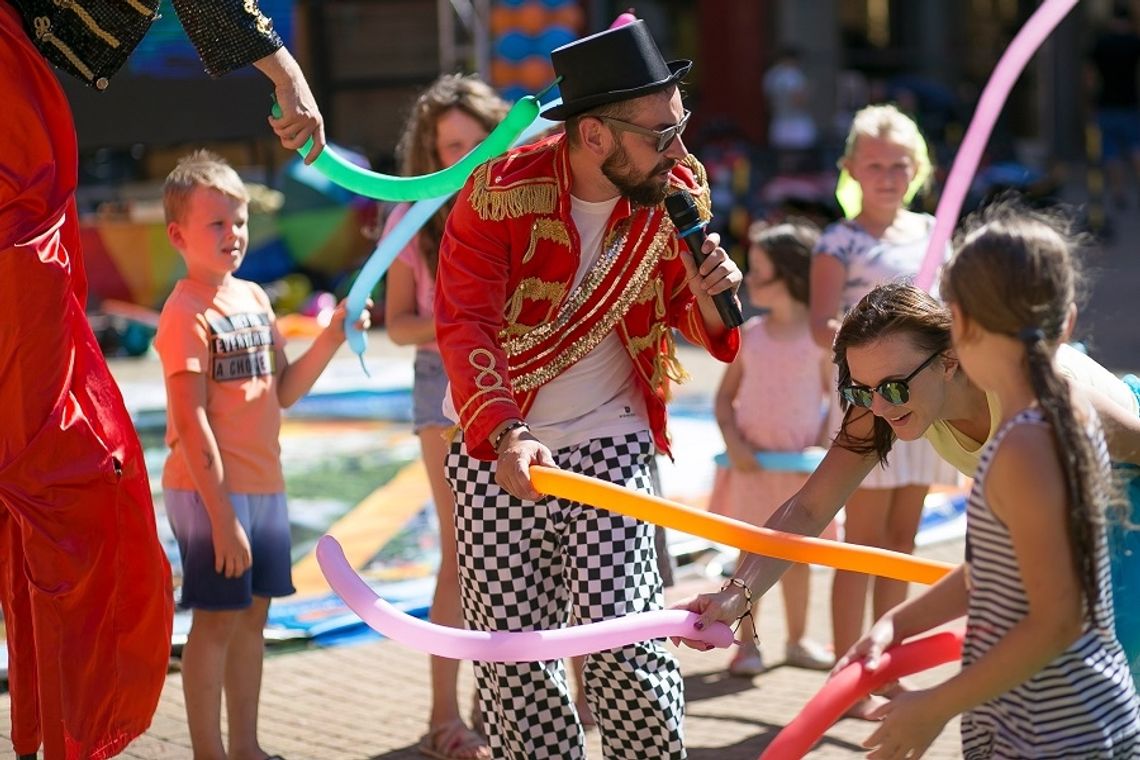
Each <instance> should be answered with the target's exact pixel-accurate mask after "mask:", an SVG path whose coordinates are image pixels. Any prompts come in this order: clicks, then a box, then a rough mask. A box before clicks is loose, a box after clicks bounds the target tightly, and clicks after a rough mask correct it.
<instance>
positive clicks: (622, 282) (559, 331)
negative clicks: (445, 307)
mask: <svg viewBox="0 0 1140 760" xmlns="http://www.w3.org/2000/svg"><path fill="white" fill-rule="evenodd" d="M666 230H667V228H666V227H665V226H664V225H662V226H661V227H660V228H658V230H657V233H656V234H655V235H654V236H653V237H652V239H651V240H650V242H649V244H648V246H647V248H646V252H645V254H644V255H643V256H642V258H641V260H640V261H639V262H637V265H636V268H635V269H634V271H633V272H632V274H631V275H630V276H629V277H628V278H623V277H620V276H619V277H617V278H615V279H614V280H613V281H612V282H611V283H610V284H609V286H608V288H607V291H606V292H605V293H603V294H601V295H600V296H599V297H598V298H596V299H594V301H593V303H592V304H590V305H589V306H586V305H585V304H584V303H582V302H581V301H584V300H585V298H584V296H585V295H586V294H588V293H590V292H591V291H592V290H596V289H597V288H598V287H599V286H600V285H601V282H600V280H601V279H602V276H598V278H597V279H596V280H595V281H594V282H593V283H591V278H593V277H594V275H595V273H596V272H597V265H595V269H594V270H592V271H591V273H590V274H589V275H587V276H586V279H585V280H584V281H583V282H582V284H581V285H579V286H578V289H577V290H575V291H574V293H572V294H571V296H570V298H569V299H567V301H566V303H564V304H563V307H562V309H560V310H559V313H558V316H557V317H556V318H555V320H553V321H552V322H547V323H546V324H544V325H541V326H539V327H538V328H535V329H534V330H532V331H531V332H530V333H528V334H527V335H526V336H524V338H522V339H519V340H515V341H505V342H504V343H505V345H504V347H505V348H506V351H507V356H508V357H512V356H517V355H519V354H520V353H522V352H523V351H526V350H529V349H530V348H534V347H535V346H536V345H537V343H538V342H540V341H534V339H535V336H536V335H537V336H539V337H543V336H544V335H549V333H551V332H554V333H555V336H556V337H554V339H553V340H551V341H550V343H549V345H548V346H546V347H545V348H544V349H543V350H541V351H539V352H538V353H537V354H535V355H533V356H530V357H527V359H526V360H525V361H523V362H520V363H519V364H518V365H515V366H512V369H511V386H512V387H513V388H514V389H515V390H516V391H518V390H532V389H534V388H538V387H539V386H541V385H543V384H544V383H546V382H548V381H549V380H550V379H552V378H554V377H556V376H557V375H558V374H559V373H561V372H562V371H563V370H564V369H566V368H567V367H569V366H571V365H572V364H574V363H575V362H577V361H578V360H579V359H581V358H582V357H583V356H585V355H586V354H588V353H589V352H590V351H592V350H593V349H594V348H595V347H596V346H597V345H598V344H599V343H601V342H602V339H603V338H605V336H606V335H608V334H609V333H610V332H611V331H613V330H614V328H615V327H616V326H618V325H619V324H620V322H621V320H622V318H623V317H624V316H625V315H626V313H627V312H628V311H629V309H630V307H631V306H632V305H633V303H634V302H635V300H636V298H637V296H638V294H639V293H640V292H641V291H642V289H643V288H644V287H645V283H646V282H647V281H648V280H649V277H650V276H651V274H652V273H653V271H654V269H656V267H657V262H658V259H659V257H660V252H661V248H662V246H663V245H665V244H666V243H667V241H668V236H669V235H670V234H671V233H670V232H667V231H666ZM627 232H628V231H627ZM641 234H642V236H644V235H645V234H646V231H645V230H643V231H642V233H641ZM640 247H641V239H640V238H639V240H638V241H636V242H635V244H634V245H633V246H632V247H631V248H630V250H637V249H638V248H640ZM623 248H624V246H621V245H616V246H615V247H614V248H613V249H611V251H612V253H613V255H614V256H615V257H616V256H617V254H618V253H620V252H621V251H622V249H623ZM602 258H603V260H604V259H605V258H606V252H603V257H602ZM614 263H615V262H614V260H611V261H609V262H608V264H607V268H608V266H609V265H612V264H614ZM621 263H622V264H624V265H626V266H628V265H630V264H631V263H632V262H629V261H626V260H624V259H621ZM615 294H618V297H617V299H616V300H613V301H612V302H611V299H612V297H613V295H615ZM577 296H582V298H581V301H580V302H579V303H577V304H575V305H574V306H573V308H568V304H571V302H573V301H575V300H576V297H577ZM607 304H608V305H607ZM582 307H585V311H584V312H581V313H576V312H575V310H578V309H580V308H582ZM599 311H604V313H603V314H602V315H601V316H598V312H599ZM595 319H596V321H593V322H592V324H591V325H590V327H589V329H588V330H587V331H586V332H585V333H583V334H581V335H578V336H577V337H576V338H575V339H574V340H573V342H572V343H570V344H569V345H566V344H565V340H566V336H568V335H574V334H575V333H576V332H577V329H578V326H579V325H581V324H582V323H584V322H591V321H592V320H595ZM532 341H534V343H532ZM520 344H522V345H520ZM541 362H546V363H545V364H540V363H541ZM532 367H533V369H531V368H532Z"/></svg>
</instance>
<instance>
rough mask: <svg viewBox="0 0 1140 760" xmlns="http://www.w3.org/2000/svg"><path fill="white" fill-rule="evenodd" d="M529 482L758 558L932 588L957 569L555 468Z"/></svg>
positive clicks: (537, 472) (538, 471)
mask: <svg viewBox="0 0 1140 760" xmlns="http://www.w3.org/2000/svg"><path fill="white" fill-rule="evenodd" d="M530 479H531V482H532V483H534V487H535V488H536V489H538V490H539V491H541V492H542V493H545V494H547V495H549V496H556V497H558V498H560V499H569V500H571V501H579V502H582V503H583V504H589V505H590V506H593V507H597V508H599V509H608V510H609V511H611V512H617V513H619V514H623V515H625V516H626V517H632V518H634V519H637V520H642V521H644V522H650V523H655V524H657V525H661V526H663V527H665V528H673V529H674V530H679V531H682V532H684V533H689V534H690V535H694V536H700V537H701V538H707V539H708V540H710V541H715V542H717V543H720V544H727V545H729V546H735V547H736V548H737V549H743V550H744V551H747V552H751V553H753V554H763V555H766V556H769V557H775V558H777V559H785V560H789V561H791V562H804V563H810V564H815V565H828V566H829V567H834V568H837V569H839V570H849V571H851V572H855V573H867V574H868V575H880V576H882V577H884V578H894V579H895V580H900V581H909V582H914V583H925V584H928V585H929V584H932V583H934V582H936V581H937V580H938V579H940V578H941V577H942V576H944V575H946V574H947V573H948V572H950V571H951V570H953V569H954V565H951V564H948V563H946V562H935V561H934V560H929V559H920V558H918V557H912V556H910V555H909V554H900V553H899V552H892V551H888V550H886V549H877V548H874V547H870V546H856V545H854V544H844V543H841V542H839V541H828V540H827V539H823V538H809V537H807V536H799V535H795V534H792V533H781V532H780V531H776V530H771V529H769V528H758V527H756V526H755V525H749V524H748V523H745V522H741V521H740V520H733V519H731V518H728V517H723V516H721V515H714V514H711V513H709V512H702V511H701V510H699V509H693V508H692V507H687V506H685V505H684V504H678V503H676V502H673V501H669V500H668V499H662V498H660V497H658V496H650V495H648V494H644V493H638V492H637V491H631V490H629V489H627V488H623V487H621V486H618V485H614V484H613V483H607V482H605V481H604V480H598V479H597V478H590V477H587V476H585V475H579V474H578V473H575V472H567V471H565V470H557V469H554V468H552V467H538V466H535V467H531V468H530Z"/></svg>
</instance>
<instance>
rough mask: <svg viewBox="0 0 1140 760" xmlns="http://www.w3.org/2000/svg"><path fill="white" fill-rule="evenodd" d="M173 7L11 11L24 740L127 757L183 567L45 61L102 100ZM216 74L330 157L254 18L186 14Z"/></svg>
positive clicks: (1, 41) (10, 176) (10, 356)
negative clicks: (87, 248)
mask: <svg viewBox="0 0 1140 760" xmlns="http://www.w3.org/2000/svg"><path fill="white" fill-rule="evenodd" d="M157 6H158V2H157V0H126V1H125V2H110V1H109V0H71V1H70V2H60V3H56V2H52V1H51V0H0V103H3V112H4V115H3V117H2V118H0V399H2V401H0V404H2V411H0V602H2V603H3V611H4V624H5V628H6V634H7V640H8V652H9V667H8V670H9V688H10V691H11V694H12V742H13V745H14V750H15V752H16V754H17V755H19V756H21V757H25V756H30V757H34V756H35V754H36V753H37V751H38V750H39V748H40V747H41V746H42V747H43V752H44V757H45V758H47V760H55V759H56V758H66V759H67V760H71V759H72V758H77V759H78V758H105V757H111V756H113V755H115V754H118V753H119V752H120V751H122V750H123V748H124V747H126V745H127V744H128V743H129V742H130V741H131V740H132V739H134V738H135V737H136V736H138V735H139V734H141V733H142V732H143V731H145V730H146V728H147V727H148V726H149V725H150V721H151V717H152V716H153V714H154V710H155V707H156V705H157V704H158V698H159V694H160V692H161V690H162V684H163V680H164V679H165V676H166V668H167V664H168V662H169V655H170V630H171V624H172V615H173V599H172V594H171V582H170V567H169V565H168V564H167V561H166V557H165V554H164V553H163V550H162V547H161V546H160V544H159V542H158V537H157V533H156V531H155V524H154V506H153V504H152V502H151V490H150V484H149V482H148V480H147V475H146V470H145V467H144V463H143V455H142V449H141V447H140V445H139V442H138V437H137V436H136V434H135V432H134V428H133V427H132V425H131V420H130V417H129V415H128V413H127V411H126V408H125V406H124V404H123V399H122V396H121V395H120V393H119V391H118V388H116V386H115V383H114V381H113V380H112V377H111V374H110V371H109V370H108V368H107V365H106V363H105V362H104V360H103V357H102V354H101V353H100V350H99V347H98V345H97V344H96V341H95V338H94V336H93V335H92V333H91V329H90V327H89V325H88V322H87V317H86V315H85V303H86V290H87V281H86V277H85V275H84V269H83V258H82V253H81V251H80V248H79V228H78V217H77V215H76V208H75V197H74V194H75V188H76V178H77V171H78V160H77V146H76V138H75V130H74V126H73V124H72V119H71V111H70V108H69V107H68V103H67V99H66V97H65V96H64V93H63V91H62V89H61V88H60V85H59V82H58V81H57V80H56V77H55V74H54V73H53V72H52V71H51V68H50V66H49V65H48V63H47V61H45V57H46V58H47V59H48V60H50V61H51V62H52V63H55V64H56V65H57V66H59V67H60V68H63V69H64V70H65V71H67V72H68V73H70V74H73V75H75V76H77V77H78V78H80V79H81V80H83V81H84V82H86V83H87V84H89V85H91V86H93V87H95V88H96V89H104V88H105V87H107V84H108V78H109V77H110V76H111V75H113V74H114V72H115V71H116V70H118V68H119V67H120V66H121V65H122V63H123V62H124V61H125V60H126V58H127V56H128V55H129V54H130V52H131V50H132V49H133V48H134V46H135V45H136V44H137V43H138V41H139V40H140V39H141V38H142V36H143V35H144V34H145V33H146V30H147V28H148V27H149V25H150V23H151V22H152V21H153V20H154V17H155V14H156V9H157ZM175 7H176V9H177V10H178V13H179V16H180V18H181V20H182V23H183V26H184V27H185V28H186V30H187V33H188V34H189V35H190V37H191V39H192V40H194V42H195V44H196V45H197V47H198V50H199V53H200V54H201V55H202V57H203V61H204V62H205V64H206V68H207V71H208V72H209V73H211V74H212V75H215V76H217V75H221V74H224V73H226V72H227V71H230V70H232V69H235V68H238V67H240V66H244V65H247V64H250V63H253V64H255V65H256V66H257V67H258V68H259V69H261V70H262V71H263V72H264V73H265V74H266V75H267V76H269V77H270V78H271V79H272V80H273V81H274V83H275V85H276V94H277V97H278V100H279V102H280V103H281V105H282V109H283V111H284V113H285V116H284V117H283V118H282V119H280V120H277V121H276V122H275V123H274V124H273V126H274V130H275V131H276V132H277V133H278V135H279V136H280V137H281V138H282V143H283V144H285V146H286V147H289V148H297V147H299V146H301V145H303V144H304V142H305V140H306V139H308V138H309V137H310V136H312V137H313V138H314V143H315V145H316V146H317V150H316V151H315V152H314V153H313V155H312V156H310V160H311V158H314V157H315V154H316V152H319V148H320V147H322V146H323V144H324V135H323V127H322V122H321V118H320V114H319V112H318V110H317V108H316V105H315V103H314V102H313V98H312V94H311V93H310V92H309V89H308V85H307V84H306V83H305V80H304V77H303V75H302V74H301V72H300V69H299V67H297V64H296V62H295V61H293V59H292V57H291V56H289V54H288V52H287V51H286V50H285V49H284V48H283V47H282V46H281V40H280V38H279V37H277V35H276V33H274V31H273V26H272V23H271V22H270V21H269V19H267V18H266V17H265V16H263V15H262V14H261V13H260V11H258V9H257V6H256V4H255V3H253V2H248V1H247V2H242V0H207V1H206V2H200V1H195V2H189V0H176V1H175Z"/></svg>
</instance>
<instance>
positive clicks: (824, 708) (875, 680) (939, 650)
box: [760, 631, 962, 760]
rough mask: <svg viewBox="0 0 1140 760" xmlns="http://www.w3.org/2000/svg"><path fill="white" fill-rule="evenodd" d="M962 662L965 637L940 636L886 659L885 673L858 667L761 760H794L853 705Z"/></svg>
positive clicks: (842, 674)
mask: <svg viewBox="0 0 1140 760" xmlns="http://www.w3.org/2000/svg"><path fill="white" fill-rule="evenodd" d="M961 656H962V632H961V631H952V632H945V633H936V634H934V635H933V636H925V637H923V638H921V639H915V640H914V641H908V642H907V643H905V644H901V645H899V646H897V647H892V648H891V649H888V650H887V651H886V652H884V653H883V657H882V659H881V660H880V662H879V667H877V668H875V669H874V670H870V671H869V670H867V669H866V668H864V667H863V663H862V662H853V663H851V664H850V665H848V666H847V667H845V668H844V669H843V670H841V671H839V672H838V673H836V674H835V675H834V676H832V677H831V678H830V679H829V680H828V681H827V683H825V684H824V685H823V688H822V689H820V690H819V691H818V692H816V694H815V696H814V697H812V698H811V700H810V701H809V702H808V703H807V704H806V705H804V709H802V710H800V714H799V715H797V716H796V717H795V719H794V720H793V721H792V722H791V723H789V724H788V725H787V726H785V727H784V730H783V731H781V732H780V733H779V734H777V735H776V738H775V739H773V740H772V743H771V744H769V745H768V748H767V749H765V750H764V752H763V754H761V755H760V760H794V759H795V758H801V757H803V756H804V755H806V754H807V752H808V750H810V749H811V748H812V746H813V745H814V744H815V743H816V742H817V741H818V740H819V738H820V737H821V736H823V734H824V732H825V731H827V729H828V728H830V727H831V726H832V724H834V723H835V721H837V720H839V718H840V717H842V716H843V713H845V712H846V711H847V709H848V708H849V707H851V705H853V704H855V703H856V702H858V701H859V700H860V699H862V698H863V697H865V696H867V695H868V694H870V693H871V692H872V691H874V690H875V689H877V688H879V687H880V686H882V685H884V684H888V683H890V682H891V681H894V680H895V679H897V678H901V677H902V676H909V675H911V674H912V673H918V672H919V671H922V670H927V669H929V668H933V667H936V666H938V665H941V664H943V663H946V662H950V661H952V660H957V659H958V658H959V657H961Z"/></svg>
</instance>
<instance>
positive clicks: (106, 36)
mask: <svg viewBox="0 0 1140 760" xmlns="http://www.w3.org/2000/svg"><path fill="white" fill-rule="evenodd" d="M52 2H53V3H55V4H56V5H58V6H59V7H60V8H63V9H64V10H69V11H71V12H72V13H74V14H75V15H76V16H79V19H80V20H81V21H82V22H83V25H84V26H86V27H87V28H88V29H90V30H91V33H92V34H94V35H95V36H96V37H98V38H99V39H101V40H103V41H104V42H106V43H107V44H108V45H110V46H111V47H113V48H117V47H118V46H119V40H118V38H116V37H115V35H113V34H111V33H110V32H108V31H106V30H105V29H103V28H102V27H100V26H99V24H98V23H96V21H95V19H93V18H91V14H90V13H88V12H87V10H86V9H85V8H84V7H83V6H82V5H80V4H79V3H78V2H76V0H52Z"/></svg>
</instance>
